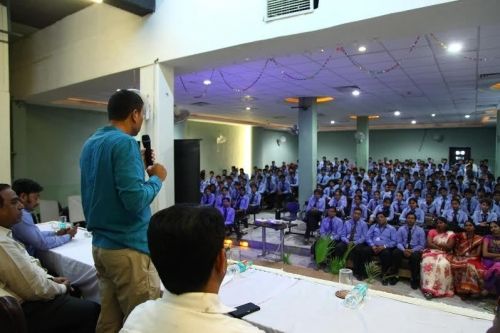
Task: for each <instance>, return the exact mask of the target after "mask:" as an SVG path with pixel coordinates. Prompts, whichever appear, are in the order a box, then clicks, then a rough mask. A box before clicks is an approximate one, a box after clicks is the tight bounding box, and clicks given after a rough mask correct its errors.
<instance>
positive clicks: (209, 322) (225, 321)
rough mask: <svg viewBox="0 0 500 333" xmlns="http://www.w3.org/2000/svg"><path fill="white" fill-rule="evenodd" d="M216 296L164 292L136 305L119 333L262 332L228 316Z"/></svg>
mask: <svg viewBox="0 0 500 333" xmlns="http://www.w3.org/2000/svg"><path fill="white" fill-rule="evenodd" d="M233 310H234V309H233V308H229V307H227V306H225V305H224V304H222V303H221V302H220V300H219V296H218V295H217V294H209V293H185V294H182V295H174V294H172V293H169V292H168V291H165V293H164V294H163V297H162V298H159V299H156V300H153V301H147V302H145V303H143V304H140V305H138V306H137V307H136V308H135V309H134V310H133V311H132V312H131V313H130V315H129V316H128V318H127V320H126V322H125V324H124V325H123V328H122V329H121V330H120V333H154V332H175V333H193V332H203V333H219V332H224V333H232V332H234V333H246V332H249V333H250V332H263V331H261V330H259V329H258V328H257V327H255V326H253V325H251V324H249V323H248V322H246V321H244V320H241V319H236V318H232V317H230V316H229V315H228V314H227V313H228V312H231V311H233Z"/></svg>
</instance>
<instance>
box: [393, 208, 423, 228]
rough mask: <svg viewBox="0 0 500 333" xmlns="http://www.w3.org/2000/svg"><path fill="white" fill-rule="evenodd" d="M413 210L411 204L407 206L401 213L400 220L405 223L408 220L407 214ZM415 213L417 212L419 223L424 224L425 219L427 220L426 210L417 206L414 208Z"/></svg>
mask: <svg viewBox="0 0 500 333" xmlns="http://www.w3.org/2000/svg"><path fill="white" fill-rule="evenodd" d="M411 212H412V209H411V207H410V206H408V207H406V208H405V209H404V210H403V212H402V213H401V216H400V217H399V222H400V223H405V222H406V215H408V213H411ZM413 214H415V217H416V222H417V224H418V225H422V224H423V223H424V220H425V213H424V211H423V210H422V209H420V208H418V207H417V208H415V209H414V210H413Z"/></svg>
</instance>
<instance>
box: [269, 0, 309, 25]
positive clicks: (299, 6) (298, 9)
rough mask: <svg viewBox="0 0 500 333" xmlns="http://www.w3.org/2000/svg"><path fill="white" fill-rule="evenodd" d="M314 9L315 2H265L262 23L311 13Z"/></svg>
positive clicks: (290, 0) (277, 0) (282, 0)
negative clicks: (264, 13)
mask: <svg viewBox="0 0 500 333" xmlns="http://www.w3.org/2000/svg"><path fill="white" fill-rule="evenodd" d="M315 3H316V4H315ZM316 7H317V1H315V0H267V8H266V17H265V18H264V21H273V20H277V19H282V18H286V17H290V16H295V15H302V14H307V13H311V12H312V11H314V8H316Z"/></svg>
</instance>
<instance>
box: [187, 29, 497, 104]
mask: <svg viewBox="0 0 500 333" xmlns="http://www.w3.org/2000/svg"><path fill="white" fill-rule="evenodd" d="M429 35H430V36H431V37H432V39H433V40H434V41H435V42H436V43H437V44H438V45H439V46H440V47H441V48H443V49H445V50H446V49H448V45H447V44H445V43H444V42H442V41H441V40H440V39H439V38H437V37H436V35H434V34H433V33H430V34H429ZM420 39H421V36H420V35H419V36H417V37H416V38H415V41H414V42H413V43H412V44H411V45H410V47H409V48H408V54H407V55H406V56H404V57H403V58H401V59H398V60H397V61H396V62H395V63H394V64H393V65H391V66H390V67H388V68H384V69H381V70H371V69H369V68H366V67H365V66H363V65H362V64H360V63H359V62H357V61H356V60H355V59H354V58H353V56H354V54H349V53H348V52H347V50H346V49H345V47H344V46H343V45H342V44H340V45H338V46H337V47H336V49H335V51H336V52H339V53H342V54H343V55H344V56H345V57H346V58H347V59H348V60H349V61H350V62H351V64H352V65H353V66H355V67H356V68H358V69H359V70H360V71H362V72H365V73H367V74H369V75H371V76H378V75H382V74H386V73H389V72H391V71H393V70H395V69H397V68H399V67H400V66H401V63H402V62H404V60H405V59H406V58H407V57H409V56H410V54H411V53H412V52H413V51H414V50H415V48H416V47H417V45H418V43H419V41H420ZM335 51H334V52H332V53H331V54H330V55H328V57H327V58H326V59H325V60H324V61H323V62H322V63H321V65H320V67H319V68H318V69H317V70H315V71H314V72H313V73H312V74H310V75H300V76H299V75H296V74H291V73H289V72H287V71H286V70H285V69H286V66H285V65H284V64H282V63H281V62H280V61H279V60H278V59H276V58H274V57H271V58H267V59H266V61H265V63H264V65H263V66H262V68H261V69H260V71H259V72H258V74H257V76H256V78H255V79H254V80H253V81H252V82H250V84H248V85H247V86H244V87H236V86H235V85H233V84H232V83H231V82H229V79H228V78H227V77H226V74H224V72H223V71H222V70H220V69H213V70H212V73H211V75H210V81H212V82H213V78H214V73H215V72H216V71H217V73H218V74H219V76H220V78H221V79H222V82H223V83H224V84H225V85H226V86H227V87H228V88H229V89H230V90H232V91H233V92H235V93H243V92H246V91H248V90H249V89H251V88H253V87H254V86H255V85H256V84H257V83H258V82H259V81H260V80H261V79H262V77H263V75H264V74H265V72H266V70H267V69H268V68H269V64H273V65H274V66H276V67H277V68H279V69H280V73H281V75H282V76H283V77H284V78H286V79H289V80H294V81H307V80H313V79H314V78H315V77H316V76H318V75H319V74H320V73H321V72H322V71H323V70H325V69H326V67H327V65H328V64H329V63H330V62H331V61H332V60H333V57H334V54H335ZM321 52H322V53H324V50H323V49H322V50H321ZM364 56H366V55H364ZM463 58H464V59H468V60H472V61H487V58H485V57H483V58H476V57H469V56H463ZM178 78H179V81H180V83H181V86H182V89H183V90H184V92H185V93H186V94H188V95H190V92H189V90H188V88H187V85H186V84H185V82H184V79H183V77H182V76H181V75H179V76H178ZM208 87H209V85H205V86H204V89H203V91H202V93H201V94H200V95H195V96H193V98H202V97H204V96H206V94H207V92H208Z"/></svg>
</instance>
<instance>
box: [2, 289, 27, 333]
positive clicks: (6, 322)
mask: <svg viewBox="0 0 500 333" xmlns="http://www.w3.org/2000/svg"><path fill="white" fill-rule="evenodd" d="M0 327H1V328H2V332H12V333H25V332H27V329H26V319H25V317H24V312H23V309H22V308H21V305H19V303H18V302H17V300H16V299H15V298H14V297H12V296H2V297H0Z"/></svg>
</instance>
